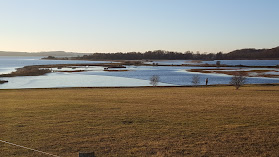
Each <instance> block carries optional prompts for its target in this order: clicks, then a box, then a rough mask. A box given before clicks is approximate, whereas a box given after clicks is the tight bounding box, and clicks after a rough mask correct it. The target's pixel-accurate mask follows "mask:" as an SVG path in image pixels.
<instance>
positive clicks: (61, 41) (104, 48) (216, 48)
mask: <svg viewBox="0 0 279 157" xmlns="http://www.w3.org/2000/svg"><path fill="white" fill-rule="evenodd" d="M278 7H279V1H278V0H0V51H21V52H41V51H67V52H83V53H84V52H89V53H94V52H131V51H136V52H145V51H148V50H168V51H178V52H185V51H193V52H196V51H199V52H201V53H204V52H206V53H217V52H220V51H221V52H224V53H227V52H230V51H232V50H236V49H242V48H273V47H277V46H279V9H278Z"/></svg>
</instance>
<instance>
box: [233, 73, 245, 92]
mask: <svg viewBox="0 0 279 157" xmlns="http://www.w3.org/2000/svg"><path fill="white" fill-rule="evenodd" d="M245 81H246V76H245V75H244V73H243V72H236V73H235V74H234V75H233V77H232V78H231V82H230V84H231V85H233V86H234V87H235V89H239V88H240V87H241V86H243V85H244V84H245Z"/></svg>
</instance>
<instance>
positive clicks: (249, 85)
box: [0, 83, 279, 91]
mask: <svg viewBox="0 0 279 157" xmlns="http://www.w3.org/2000/svg"><path fill="white" fill-rule="evenodd" d="M271 86H272V87H274V86H279V83H270V84H269V83H265V84H245V85H243V86H242V87H271ZM210 87H216V88H218V87H234V86H233V85H230V84H216V85H207V86H206V85H198V86H191V85H187V86H155V87H154V86H119V87H51V88H14V89H0V91H3V90H56V89H61V90H63V89H139V88H142V89H146V88H156V89H158V88H162V89H167V88H210Z"/></svg>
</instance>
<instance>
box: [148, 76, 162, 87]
mask: <svg viewBox="0 0 279 157" xmlns="http://www.w3.org/2000/svg"><path fill="white" fill-rule="evenodd" d="M159 81H160V77H159V76H157V75H153V76H151V77H150V84H151V85H152V86H157V84H158V83H159Z"/></svg>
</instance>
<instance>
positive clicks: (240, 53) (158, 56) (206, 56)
mask: <svg viewBox="0 0 279 157" xmlns="http://www.w3.org/2000/svg"><path fill="white" fill-rule="evenodd" d="M73 59H81V60H236V59H248V60H249V59H279V47H276V48H272V49H252V48H251V49H241V50H235V51H232V52H230V53H222V52H218V53H216V54H215V53H199V52H197V53H193V52H190V51H187V52H174V51H164V50H155V51H147V52H145V53H141V52H127V53H123V52H117V53H93V54H90V55H83V56H78V57H73Z"/></svg>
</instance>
